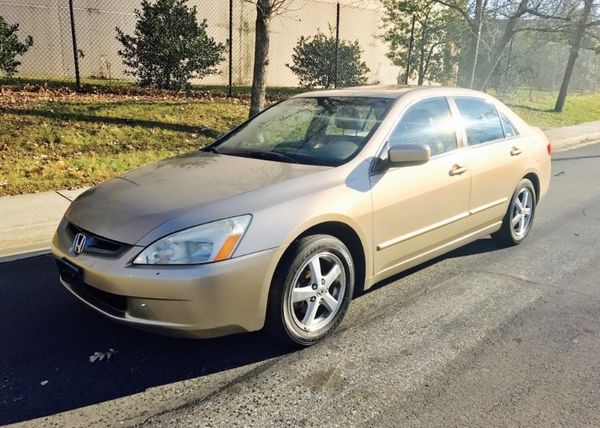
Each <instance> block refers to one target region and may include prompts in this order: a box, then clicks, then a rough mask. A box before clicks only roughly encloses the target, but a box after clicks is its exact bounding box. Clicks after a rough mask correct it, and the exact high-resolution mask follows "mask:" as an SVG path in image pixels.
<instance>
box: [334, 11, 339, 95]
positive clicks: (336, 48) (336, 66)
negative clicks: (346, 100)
mask: <svg viewBox="0 0 600 428" xmlns="http://www.w3.org/2000/svg"><path fill="white" fill-rule="evenodd" d="M339 50H340V2H338V3H337V5H336V9H335V75H334V76H333V86H334V87H336V88H337V86H338V62H339V56H340V55H339Z"/></svg>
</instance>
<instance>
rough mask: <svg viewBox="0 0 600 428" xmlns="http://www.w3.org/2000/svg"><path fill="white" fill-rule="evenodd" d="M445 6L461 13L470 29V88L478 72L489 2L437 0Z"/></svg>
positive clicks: (485, 0) (486, 0)
mask: <svg viewBox="0 0 600 428" xmlns="http://www.w3.org/2000/svg"><path fill="white" fill-rule="evenodd" d="M435 1H436V3H439V4H441V5H443V6H446V7H449V8H451V9H453V10H455V11H456V12H458V13H459V15H460V16H462V18H463V19H464V20H465V22H466V23H467V25H468V27H469V32H470V37H469V39H470V41H469V52H468V58H467V66H468V69H467V73H466V75H467V76H468V81H469V85H468V86H469V87H470V88H472V87H473V85H474V84H475V72H476V70H477V58H478V56H479V48H480V45H481V33H482V31H483V25H484V23H485V20H486V18H487V16H488V12H489V10H488V9H489V0H474V1H465V0H435Z"/></svg>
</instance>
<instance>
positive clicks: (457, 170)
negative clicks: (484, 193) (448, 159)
mask: <svg viewBox="0 0 600 428" xmlns="http://www.w3.org/2000/svg"><path fill="white" fill-rule="evenodd" d="M468 170H469V168H467V167H466V166H464V165H459V164H457V163H456V164H454V165H453V166H452V169H451V170H450V175H461V174H464V173H465V172H467V171H468Z"/></svg>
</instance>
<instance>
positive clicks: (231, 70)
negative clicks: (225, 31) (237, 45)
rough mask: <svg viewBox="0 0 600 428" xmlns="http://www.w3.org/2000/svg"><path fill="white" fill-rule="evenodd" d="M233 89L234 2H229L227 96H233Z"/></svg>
mask: <svg viewBox="0 0 600 428" xmlns="http://www.w3.org/2000/svg"><path fill="white" fill-rule="evenodd" d="M232 87H233V0H229V86H228V89H227V95H228V96H229V97H231V96H232Z"/></svg>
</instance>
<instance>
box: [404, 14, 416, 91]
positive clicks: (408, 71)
mask: <svg viewBox="0 0 600 428" xmlns="http://www.w3.org/2000/svg"><path fill="white" fill-rule="evenodd" d="M415 19H416V16H415V15H414V14H413V16H412V24H411V27H410V39H409V41H408V55H407V56H406V74H405V76H404V84H405V85H408V76H409V75H410V60H411V59H412V50H413V43H414V41H415Z"/></svg>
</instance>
